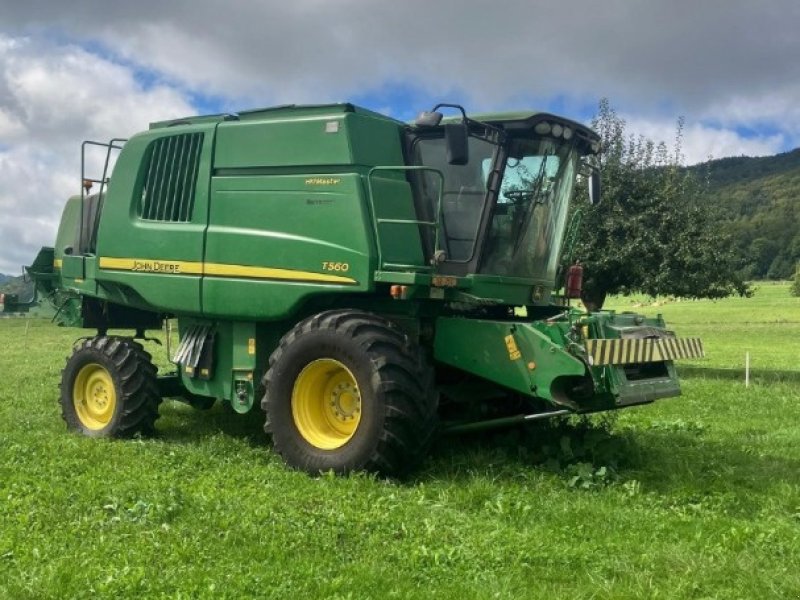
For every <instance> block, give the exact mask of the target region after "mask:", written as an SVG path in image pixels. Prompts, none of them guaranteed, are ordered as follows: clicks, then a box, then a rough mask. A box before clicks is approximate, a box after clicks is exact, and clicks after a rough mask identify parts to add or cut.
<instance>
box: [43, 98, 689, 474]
mask: <svg viewBox="0 0 800 600" xmlns="http://www.w3.org/2000/svg"><path fill="white" fill-rule="evenodd" d="M443 107H446V108H450V109H454V112H455V114H456V116H455V117H450V118H447V119H443V117H442V114H441V112H439V109H440V108H443ZM87 146H95V147H96V146H101V147H102V148H103V152H104V154H105V157H106V161H105V164H106V168H105V170H104V172H103V174H102V176H101V177H100V178H99V179H87V178H86V177H85V175H86V173H85V172H84V173H82V179H83V192H82V193H81V195H80V196H75V197H72V198H70V199H69V200H68V201H67V204H66V208H65V209H64V213H63V216H62V219H61V224H60V228H59V231H58V236H57V239H56V244H55V248H43V249H42V250H41V251H40V253H39V255H38V257H37V258H36V261H35V262H34V264H33V265H31V266H30V267H28V272H29V273H30V275H31V276H32V277H33V278H34V279H35V280H36V282H37V286H38V289H39V292H40V293H41V294H42V295H44V296H46V297H48V298H51V299H52V300H53V301H54V303H55V304H56V309H57V311H58V313H57V316H56V318H57V319H58V320H59V321H60V322H61V323H62V324H68V325H75V326H78V327H83V328H87V329H91V330H95V331H96V334H94V335H93V336H91V337H89V338H83V339H82V341H80V343H79V344H78V345H77V347H76V348H75V350H74V353H73V354H72V356H71V357H70V358H69V359H68V361H67V364H66V367H65V369H64V371H63V375H62V381H61V406H62V412H63V417H64V419H65V420H66V422H67V425H68V427H69V428H70V429H73V430H77V431H80V432H82V433H84V434H86V435H89V436H97V437H101V436H116V437H125V436H131V435H133V434H136V433H149V432H151V431H152V430H153V428H154V423H155V420H156V418H157V417H158V406H159V403H160V402H161V399H162V398H164V397H180V398H182V399H183V400H185V401H186V402H188V403H189V404H192V405H194V406H197V407H200V408H206V407H208V406H210V405H211V404H212V403H213V402H214V401H215V400H221V401H223V402H225V403H228V404H229V405H230V407H231V408H232V409H233V410H234V411H236V412H237V413H246V412H248V411H250V410H251V409H253V407H258V406H260V407H261V408H262V409H263V410H264V411H265V413H266V425H265V430H266V431H267V432H268V433H270V434H271V435H272V439H273V442H274V447H275V450H276V451H277V452H278V453H279V454H280V455H281V456H282V457H283V459H284V460H285V462H286V463H287V464H289V465H291V466H292V467H296V468H299V469H303V470H305V471H308V472H309V473H317V472H319V471H324V470H329V469H332V470H333V471H335V472H339V473H341V472H348V471H352V470H367V471H372V472H378V473H382V474H388V475H392V474H398V473H401V472H403V471H407V470H408V469H410V468H412V467H413V466H414V465H416V464H417V463H418V462H419V460H420V459H421V458H422V457H423V456H424V455H425V453H426V451H427V449H428V446H429V444H430V442H431V440H432V439H433V438H434V436H435V435H436V434H437V433H439V432H457V431H466V430H473V429H479V428H488V427H494V426H503V425H510V424H515V423H524V422H528V421H533V420H537V419H543V418H548V417H553V416H558V415H569V414H576V413H578V414H581V413H590V412H595V411H604V410H612V409H618V408H622V407H627V406H633V405H638V404H644V403H648V402H652V401H654V400H656V399H659V398H667V397H671V396H677V395H679V394H680V387H679V384H678V378H677V376H676V373H675V369H674V367H673V360H674V359H677V358H682V357H696V356H700V355H702V347H701V345H700V342H699V340H696V339H679V338H676V337H675V336H674V335H673V334H672V333H671V332H669V331H667V330H666V329H665V325H664V322H663V320H662V319H661V318H660V317H659V318H656V319H650V318H645V317H643V316H639V315H636V314H631V313H622V314H615V313H613V312H609V311H600V312H594V313H585V312H582V311H579V310H576V309H574V308H571V307H570V306H569V298H575V297H578V296H579V294H580V279H581V270H580V267H579V266H578V265H574V266H573V267H571V268H570V269H569V271H568V276H567V277H566V278H565V279H566V280H567V281H568V283H567V286H566V290H565V293H564V294H561V295H559V294H557V292H558V290H559V289H560V287H561V286H560V284H559V283H558V282H557V279H560V276H558V275H557V274H558V271H559V269H558V267H559V262H560V259H561V253H562V246H563V245H564V243H565V242H564V241H565V239H567V238H568V237H569V236H567V230H568V213H569V204H570V201H571V199H572V196H573V189H574V186H575V183H576V178H577V177H578V176H581V175H582V176H584V177H585V178H586V181H587V182H588V184H589V185H588V187H589V191H590V194H589V195H590V199H591V200H596V199H597V198H599V181H600V180H599V172H598V170H597V167H596V164H597V160H596V157H597V155H598V153H599V152H600V140H599V138H598V136H597V134H595V133H594V132H593V131H591V130H589V129H587V128H586V127H584V126H582V125H580V124H578V123H575V122H572V121H569V120H567V119H564V118H561V117H558V116H555V115H551V114H544V113H536V112H518V113H507V114H489V115H480V116H474V117H467V115H466V114H465V113H464V111H463V109H462V108H461V107H458V106H455V105H439V106H437V107H435V108H434V109H433V111H431V112H423V113H422V114H421V115H420V117H419V118H418V119H417V120H416V121H415V122H414V123H413V124H406V123H402V122H399V121H396V120H394V119H391V118H389V117H386V116H383V115H380V114H377V113H375V112H371V111H369V110H365V109H362V108H359V107H356V106H353V105H350V104H334V105H324V106H280V107H275V108H267V109H262V110H253V111H247V112H241V113H238V114H231V115H215V116H199V117H188V118H184V119H178V120H174V121H167V122H160V123H153V124H152V125H151V126H150V129H149V130H148V131H145V132H143V133H139V134H137V135H135V136H134V137H132V138H131V139H130V140H112V141H111V142H109V143H108V144H99V143H97V142H84V155H85V150H86V148H87ZM117 153H118V156H117V158H116V163H115V166H114V169H113V175H112V176H111V177H107V175H108V171H109V164H110V161H111V158H113V156H114V155H116V154H117ZM93 184H98V188H99V189H98V190H97V192H96V193H90V192H91V188H92V187H93ZM171 318H175V319H177V322H178V330H179V335H180V342H179V344H178V345H177V347H175V348H173V349H172V351H171V352H170V350H169V349H168V352H169V353H170V354H171V355H172V361H173V362H174V363H175V365H176V370H175V372H174V373H172V374H168V375H164V376H157V372H156V368H155V366H154V365H153V364H152V362H151V357H150V355H149V354H148V353H147V352H146V351H145V350H144V348H143V346H142V344H141V343H140V342H139V341H137V340H142V339H147V338H145V336H146V333H147V331H149V330H158V329H160V328H161V327H162V326H163V323H164V322H165V319H171ZM111 329H114V330H126V331H128V332H129V333H128V334H126V335H120V334H116V333H115V334H113V335H111V334H109V333H108V331H109V330H111Z"/></svg>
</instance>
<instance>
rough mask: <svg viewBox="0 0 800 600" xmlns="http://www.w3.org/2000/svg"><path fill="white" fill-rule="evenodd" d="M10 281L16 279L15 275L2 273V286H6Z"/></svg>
mask: <svg viewBox="0 0 800 600" xmlns="http://www.w3.org/2000/svg"><path fill="white" fill-rule="evenodd" d="M9 279H14V277H13V275H4V274H3V273H0V286H2V285H4V284H5V283H6V282H7V281H8V280H9Z"/></svg>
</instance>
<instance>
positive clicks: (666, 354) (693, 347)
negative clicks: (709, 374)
mask: <svg viewBox="0 0 800 600" xmlns="http://www.w3.org/2000/svg"><path fill="white" fill-rule="evenodd" d="M586 352H587V353H588V355H589V357H590V358H591V364H593V365H595V366H601V365H628V364H634V363H647V362H661V361H663V360H677V359H679V358H702V357H703V356H705V353H704V352H703V342H702V341H701V340H700V338H660V339H653V338H650V339H613V340H586Z"/></svg>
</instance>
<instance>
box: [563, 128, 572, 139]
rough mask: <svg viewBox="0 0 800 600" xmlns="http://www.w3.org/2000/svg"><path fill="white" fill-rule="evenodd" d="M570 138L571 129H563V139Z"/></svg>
mask: <svg viewBox="0 0 800 600" xmlns="http://www.w3.org/2000/svg"><path fill="white" fill-rule="evenodd" d="M571 138H572V129H570V128H569V127H564V139H565V140H568V139H571Z"/></svg>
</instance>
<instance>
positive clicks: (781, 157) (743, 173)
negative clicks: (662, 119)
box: [692, 148, 800, 279]
mask: <svg viewBox="0 0 800 600" xmlns="http://www.w3.org/2000/svg"><path fill="white" fill-rule="evenodd" d="M692 170H693V171H695V173H696V174H697V175H698V176H700V177H702V178H703V179H706V180H707V181H708V192H707V195H706V196H707V200H708V201H709V202H712V203H714V204H717V205H718V206H719V207H720V209H721V211H722V215H723V217H724V219H725V222H723V223H721V224H720V225H721V226H722V227H726V228H729V229H730V230H731V232H732V233H733V236H734V239H735V240H736V245H737V249H738V252H739V254H740V256H741V257H742V260H743V264H744V267H743V275H744V277H745V278H747V279H786V278H789V277H790V276H791V275H792V274H793V273H794V270H795V265H796V264H797V263H798V262H799V261H800V148H798V149H796V150H792V151H791V152H785V153H783V154H777V155H775V156H764V157H758V158H750V157H746V156H741V157H731V158H722V159H719V160H713V161H710V162H707V163H703V164H700V165H697V166H695V167H692Z"/></svg>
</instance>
